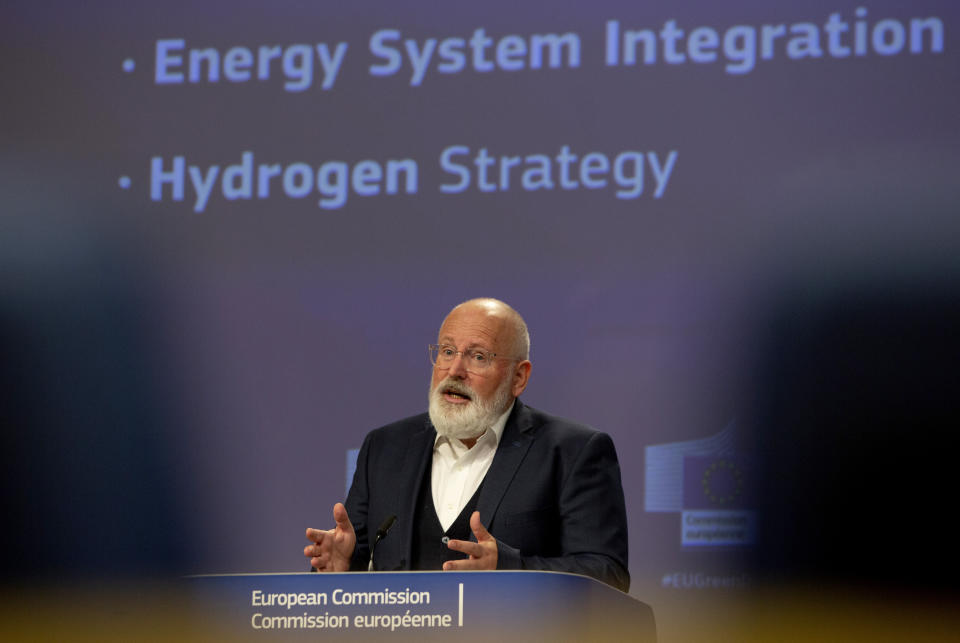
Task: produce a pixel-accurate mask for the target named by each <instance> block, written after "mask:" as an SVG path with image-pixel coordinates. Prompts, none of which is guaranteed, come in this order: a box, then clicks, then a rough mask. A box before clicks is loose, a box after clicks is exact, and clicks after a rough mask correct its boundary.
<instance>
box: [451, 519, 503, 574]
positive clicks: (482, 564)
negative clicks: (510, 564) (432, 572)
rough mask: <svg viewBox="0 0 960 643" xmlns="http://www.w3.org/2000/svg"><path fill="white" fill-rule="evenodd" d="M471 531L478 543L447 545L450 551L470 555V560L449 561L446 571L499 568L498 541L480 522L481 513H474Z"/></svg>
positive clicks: (467, 542)
mask: <svg viewBox="0 0 960 643" xmlns="http://www.w3.org/2000/svg"><path fill="white" fill-rule="evenodd" d="M470 529H471V531H473V535H474V536H476V537H477V542H472V541H469V540H451V541H450V542H448V543H447V547H449V548H450V549H453V550H455V551H460V552H463V553H464V554H468V555H469V556H470V558H464V559H463V560H448V561H447V562H445V563H444V564H443V569H444V570H447V571H449V570H464V569H496V568H497V540H496V538H494V537H493V536H491V535H490V532H489V531H487V528H486V527H484V526H483V523H481V522H480V512H479V511H474V512H473V514H472V515H471V516H470Z"/></svg>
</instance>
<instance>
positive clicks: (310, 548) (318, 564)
mask: <svg viewBox="0 0 960 643" xmlns="http://www.w3.org/2000/svg"><path fill="white" fill-rule="evenodd" d="M333 520H334V521H335V522H336V526H335V527H334V528H333V529H310V528H307V540H309V541H310V542H311V543H313V544H311V545H307V546H306V547H304V548H303V555H304V556H306V557H307V558H309V559H310V564H311V565H313V566H314V567H315V568H316V569H317V571H319V572H346V571H349V570H350V558H351V557H352V556H353V549H354V547H355V546H356V544H357V535H356V534H355V533H354V531H353V524H352V523H351V522H350V517H349V516H348V515H347V509H346V507H344V506H343V504H342V503H339V502H338V503H337V504H335V505H334V506H333Z"/></svg>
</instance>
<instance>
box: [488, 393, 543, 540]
mask: <svg viewBox="0 0 960 643" xmlns="http://www.w3.org/2000/svg"><path fill="white" fill-rule="evenodd" d="M532 428H533V421H532V418H531V417H530V412H529V411H528V410H527V408H526V407H525V406H524V405H523V403H521V402H520V400H517V401H516V404H515V405H514V408H513V412H512V413H511V414H510V417H509V419H507V424H506V425H505V426H504V428H503V435H502V436H500V443H499V444H498V445H497V453H496V455H494V456H493V463H492V464H491V465H490V470H489V471H487V475H486V476H485V477H484V479H483V487H482V488H481V489H480V497H479V498H478V499H477V511H479V512H480V521H481V522H482V523H483V524H484V525H486V526H487V527H488V528H489V526H490V525H491V524H492V523H493V519H494V517H495V515H496V513H497V509H498V508H499V507H500V501H501V500H503V496H504V494H505V493H506V492H507V488H508V487H509V486H510V482H511V481H512V480H513V477H514V476H515V475H516V473H517V469H519V468H520V464H521V463H522V462H523V458H524V457H525V456H526V455H527V451H529V449H530V445H531V444H533V431H531V430H530V429H532Z"/></svg>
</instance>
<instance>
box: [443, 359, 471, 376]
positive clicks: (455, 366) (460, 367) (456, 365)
mask: <svg viewBox="0 0 960 643" xmlns="http://www.w3.org/2000/svg"><path fill="white" fill-rule="evenodd" d="M447 374H448V375H449V376H450V377H457V378H464V377H466V376H467V359H466V357H465V356H464V355H463V353H457V354H456V355H454V356H453V361H452V362H450V369H449V371H448V372H447Z"/></svg>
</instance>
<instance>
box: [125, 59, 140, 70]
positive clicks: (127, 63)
mask: <svg viewBox="0 0 960 643" xmlns="http://www.w3.org/2000/svg"><path fill="white" fill-rule="evenodd" d="M136 66H137V63H135V62H133V58H127V59H126V60H124V61H123V71H125V72H127V73H130V72H131V71H133V70H134V68H135V67H136Z"/></svg>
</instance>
